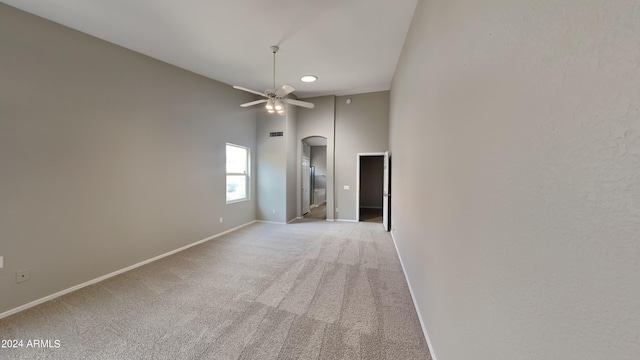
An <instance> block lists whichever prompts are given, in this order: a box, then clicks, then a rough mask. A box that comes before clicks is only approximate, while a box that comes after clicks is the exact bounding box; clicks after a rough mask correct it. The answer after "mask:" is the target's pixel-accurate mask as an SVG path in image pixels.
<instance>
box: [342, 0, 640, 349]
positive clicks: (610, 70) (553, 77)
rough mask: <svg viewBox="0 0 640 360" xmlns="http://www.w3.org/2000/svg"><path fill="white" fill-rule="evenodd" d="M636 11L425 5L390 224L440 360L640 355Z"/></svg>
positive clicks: (600, 4) (397, 91)
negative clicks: (391, 222) (639, 340)
mask: <svg viewBox="0 0 640 360" xmlns="http://www.w3.org/2000/svg"><path fill="white" fill-rule="evenodd" d="M636 8H637V1H591V0H589V1H584V0H562V1H534V2H530V1H529V2H522V1H498V0H492V1H489V0H481V1H478V0H467V1H448V0H430V1H420V2H419V3H418V7H417V10H416V13H415V17H414V19H413V23H412V25H411V29H410V31H409V34H408V37H407V40H406V43H405V46H404V50H403V53H402V55H401V58H400V61H399V64H398V67H397V70H396V73H395V76H394V80H393V83H392V87H391V124H390V146H391V152H392V157H393V160H394V161H393V172H392V178H393V182H392V194H393V198H392V217H393V219H392V221H393V224H392V227H393V228H394V230H393V235H394V238H395V240H396V243H397V246H398V248H399V251H400V255H401V258H402V260H403V263H404V266H405V269H406V273H407V275H408V278H409V280H410V283H411V286H412V288H413V293H414V295H415V298H416V300H417V304H418V306H419V313H420V315H421V316H422V319H423V321H424V324H425V325H426V329H427V332H428V335H429V337H430V339H431V343H432V345H433V349H434V350H435V355H436V357H437V358H438V359H439V360H468V359H477V360H484V359H486V360H502V359H504V360H511V359H519V360H528V359H531V360H533V359H536V360H537V359H593V360H596V359H598V360H599V359H635V358H637V356H638V354H640V343H639V342H638V338H639V337H640V302H639V301H638V299H640V286H639V285H638V284H640V262H639V261H638V259H639V258H640V237H639V236H638V234H639V233H640V121H639V120H640V119H639V114H640V87H639V86H638V84H640V68H639V67H638V63H639V59H640V48H639V47H638V39H639V38H640V12H639V11H637V9H636ZM336 141H338V140H336Z"/></svg>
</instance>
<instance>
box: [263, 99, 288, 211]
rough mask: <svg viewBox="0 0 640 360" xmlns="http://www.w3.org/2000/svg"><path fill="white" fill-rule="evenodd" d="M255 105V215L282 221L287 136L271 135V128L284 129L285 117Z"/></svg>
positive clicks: (277, 130)
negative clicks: (256, 107) (256, 118)
mask: <svg viewBox="0 0 640 360" xmlns="http://www.w3.org/2000/svg"><path fill="white" fill-rule="evenodd" d="M263 109H264V108H262V107H261V108H258V109H257V112H258V116H257V117H258V120H257V124H256V127H257V131H256V146H257V151H256V152H257V157H256V162H257V164H256V166H257V172H256V184H257V185H256V186H257V194H256V195H257V197H256V201H257V202H256V218H257V219H258V220H263V221H273V222H279V223H284V222H286V215H287V137H286V136H277V137H270V136H269V133H270V132H279V131H282V132H285V133H287V118H286V117H285V116H279V115H275V114H269V113H267V112H266V111H262V110H263Z"/></svg>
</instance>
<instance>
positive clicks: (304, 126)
mask: <svg viewBox="0 0 640 360" xmlns="http://www.w3.org/2000/svg"><path fill="white" fill-rule="evenodd" d="M304 100H305V101H310V102H312V103H314V104H315V108H313V109H306V108H300V109H299V110H298V123H297V133H298V136H297V144H296V147H297V150H296V156H297V159H296V169H297V170H296V174H298V175H297V182H296V192H297V200H296V214H297V216H302V140H303V139H305V138H308V137H311V136H322V137H324V138H326V139H327V220H333V219H334V212H333V209H334V204H333V176H334V175H333V171H334V170H333V169H334V164H333V163H334V155H333V152H334V132H335V125H334V124H335V96H321V97H315V98H309V99H304Z"/></svg>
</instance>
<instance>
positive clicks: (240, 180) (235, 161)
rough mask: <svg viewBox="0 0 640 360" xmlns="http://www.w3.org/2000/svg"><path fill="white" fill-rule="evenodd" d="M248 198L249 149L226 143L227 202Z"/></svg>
mask: <svg viewBox="0 0 640 360" xmlns="http://www.w3.org/2000/svg"><path fill="white" fill-rule="evenodd" d="M243 200H249V149H248V148H246V147H243V146H238V145H233V144H227V203H232V202H237V201H243Z"/></svg>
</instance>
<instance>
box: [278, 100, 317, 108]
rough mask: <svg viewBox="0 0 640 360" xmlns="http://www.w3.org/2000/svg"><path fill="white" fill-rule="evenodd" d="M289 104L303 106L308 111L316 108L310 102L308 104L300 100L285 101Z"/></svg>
mask: <svg viewBox="0 0 640 360" xmlns="http://www.w3.org/2000/svg"><path fill="white" fill-rule="evenodd" d="M283 100H284V101H285V102H286V103H287V104H291V105H296V106H302V107H305V108H307V109H313V108H314V107H315V105H314V104H312V103H310V102H306V101H300V100H295V99H283Z"/></svg>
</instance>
